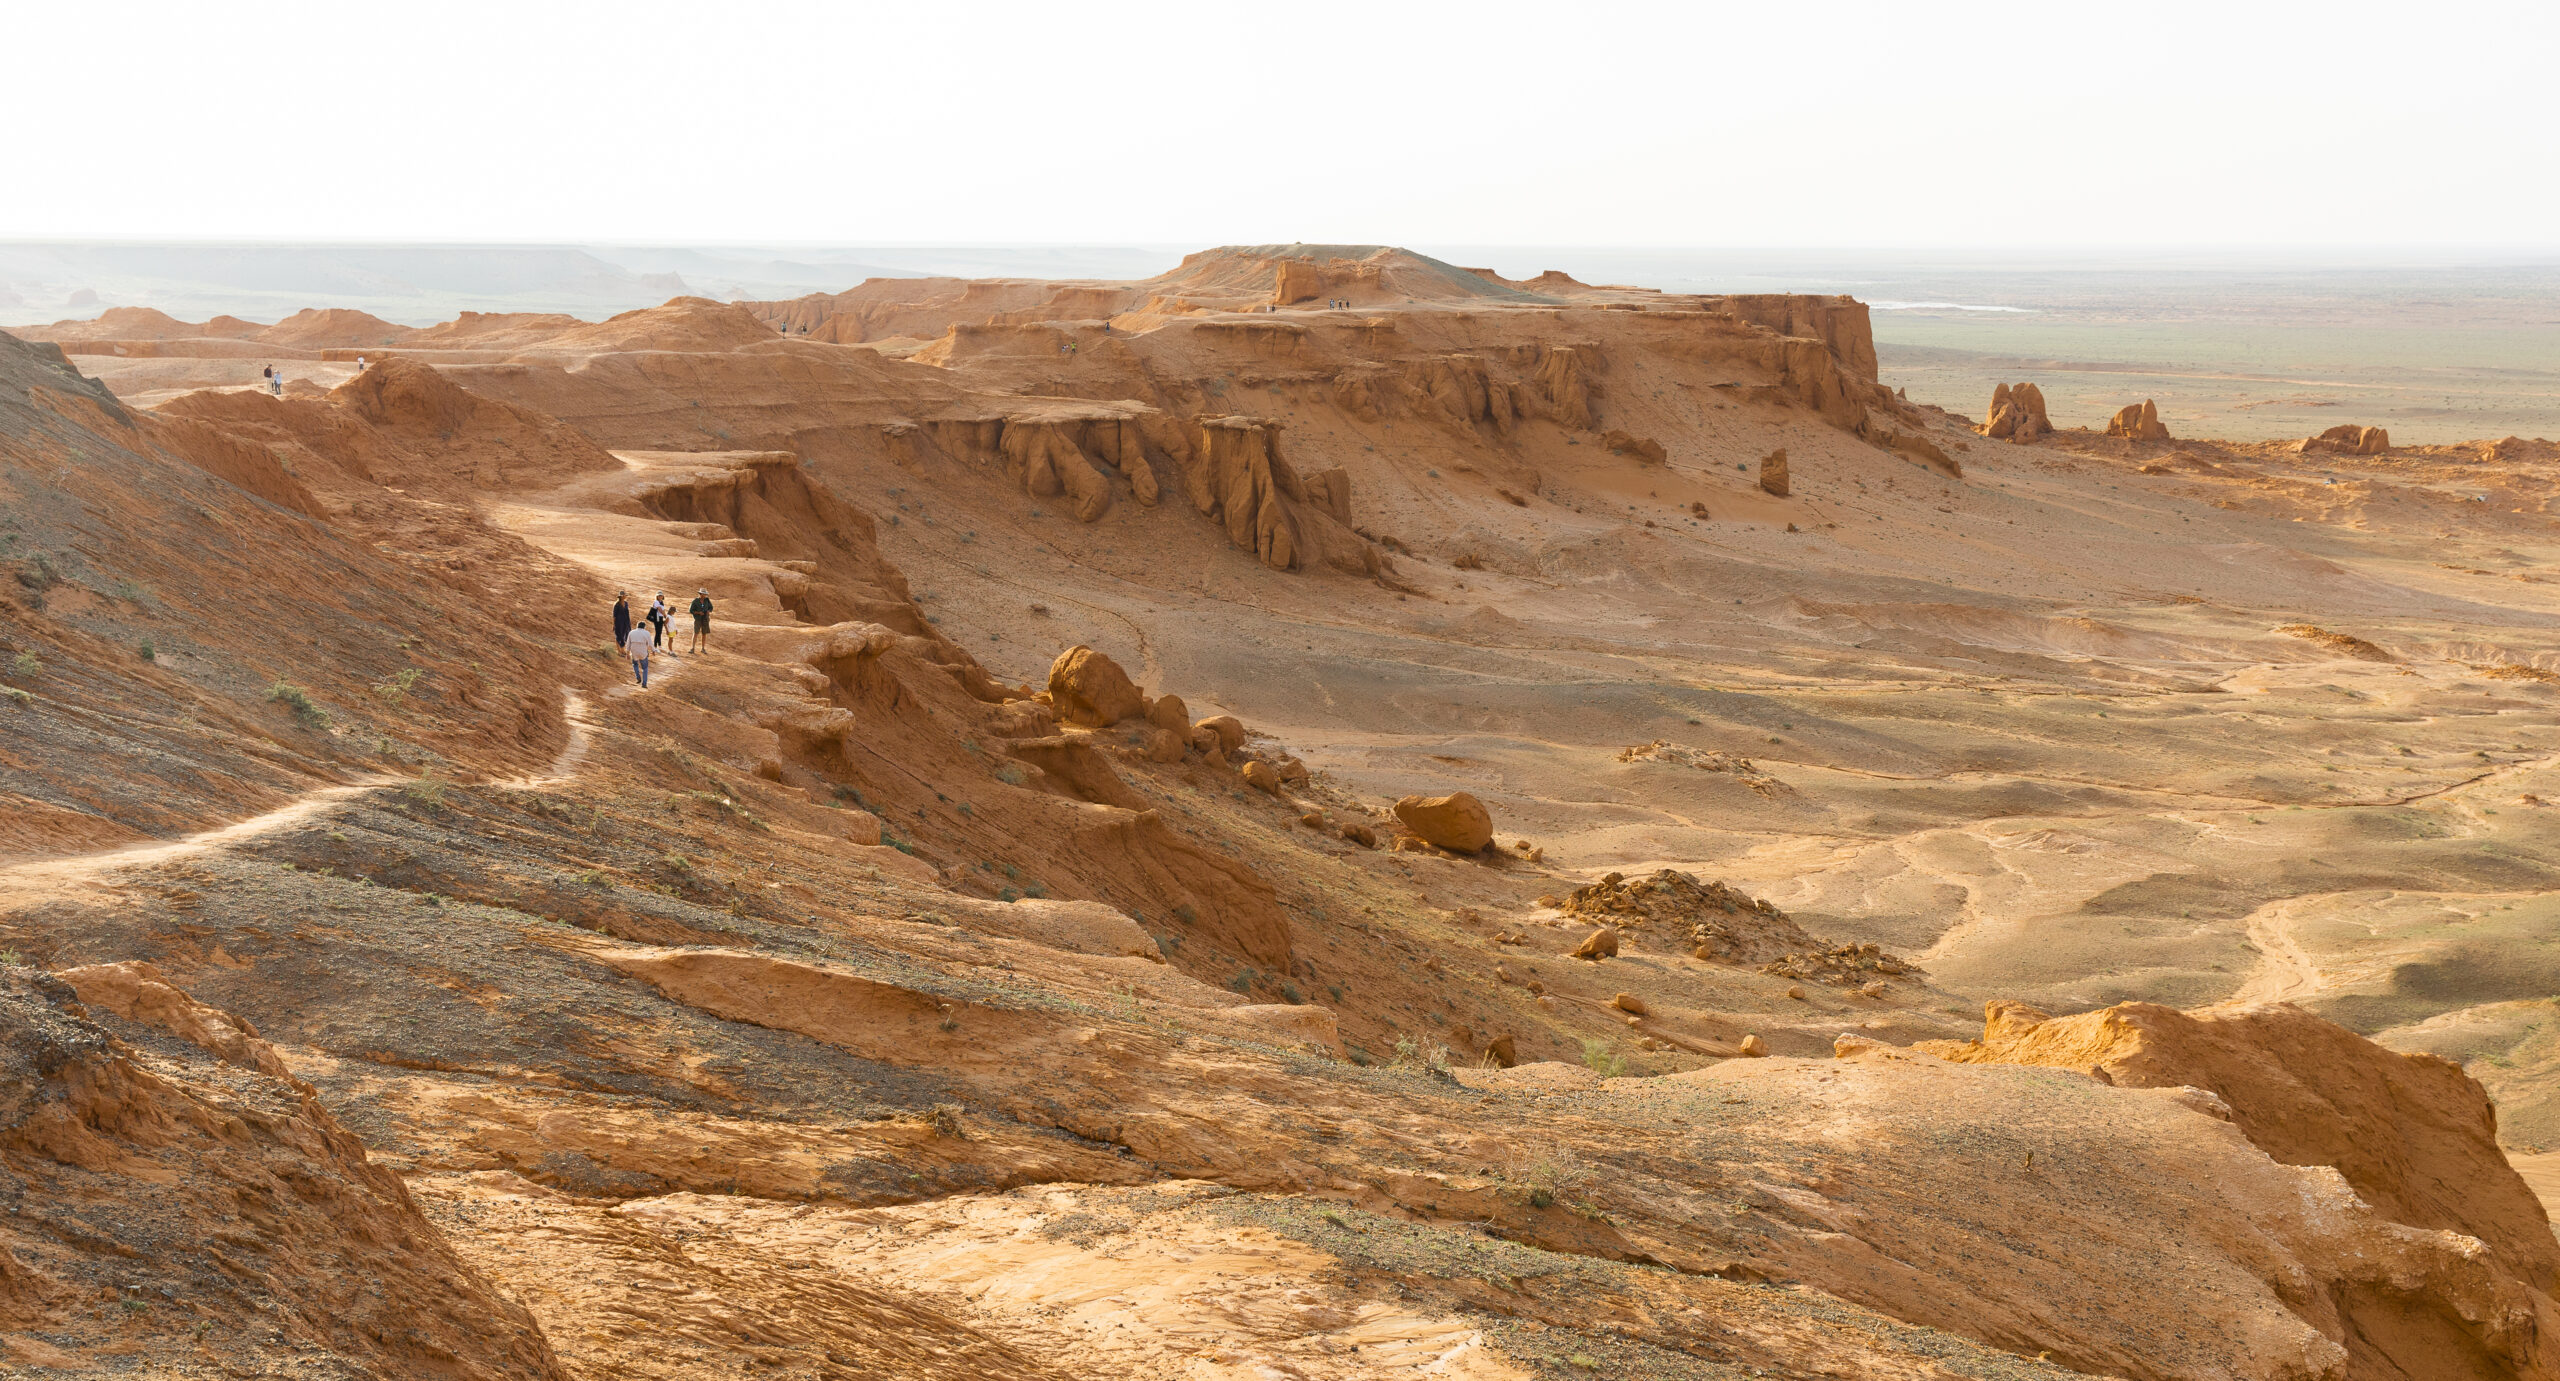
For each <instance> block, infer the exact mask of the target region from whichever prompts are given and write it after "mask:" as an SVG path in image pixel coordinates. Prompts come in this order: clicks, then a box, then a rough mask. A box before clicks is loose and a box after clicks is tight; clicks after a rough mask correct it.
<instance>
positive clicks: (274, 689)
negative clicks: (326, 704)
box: [267, 681, 329, 729]
mask: <svg viewBox="0 0 2560 1381" xmlns="http://www.w3.org/2000/svg"><path fill="white" fill-rule="evenodd" d="M267 699H268V700H269V701H271V702H274V703H276V704H280V705H282V706H284V707H285V708H286V709H288V710H291V711H293V720H294V722H295V723H296V724H299V725H301V726H302V727H303V728H306V729H325V728H327V727H329V712H328V710H326V709H324V708H322V707H321V705H320V703H319V702H318V701H316V700H313V699H312V698H311V693H310V692H308V691H306V690H304V689H303V688H302V687H300V686H297V685H295V684H293V683H292V682H290V681H278V682H276V683H275V684H274V685H272V686H269V687H267Z"/></svg>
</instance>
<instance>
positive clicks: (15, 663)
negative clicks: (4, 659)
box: [9, 652, 44, 681]
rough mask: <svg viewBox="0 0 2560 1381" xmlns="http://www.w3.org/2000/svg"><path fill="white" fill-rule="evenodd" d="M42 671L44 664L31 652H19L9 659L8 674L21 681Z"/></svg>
mask: <svg viewBox="0 0 2560 1381" xmlns="http://www.w3.org/2000/svg"><path fill="white" fill-rule="evenodd" d="M43 670H44V663H43V662H42V661H41V660H39V659H38V658H37V656H36V654H34V653H32V652H21V653H19V654H18V655H17V656H15V657H12V658H10V659H9V674H10V675H11V676H14V677H16V678H18V679H19V680H21V681H24V680H26V679H28V678H29V677H32V676H34V675H36V674H38V673H39V672H42V671H43Z"/></svg>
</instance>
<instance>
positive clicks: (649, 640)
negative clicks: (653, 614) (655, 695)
mask: <svg viewBox="0 0 2560 1381" xmlns="http://www.w3.org/2000/svg"><path fill="white" fill-rule="evenodd" d="M657 647H658V640H657V638H656V637H654V636H652V635H651V634H650V632H649V625H648V624H647V623H646V622H642V623H636V624H633V625H632V626H631V635H630V636H629V637H627V638H625V639H623V641H622V651H623V653H624V655H626V656H628V657H630V658H631V679H633V680H635V681H638V682H639V683H640V689H642V690H647V689H648V688H649V654H650V653H652V652H654V651H656V650H657Z"/></svg>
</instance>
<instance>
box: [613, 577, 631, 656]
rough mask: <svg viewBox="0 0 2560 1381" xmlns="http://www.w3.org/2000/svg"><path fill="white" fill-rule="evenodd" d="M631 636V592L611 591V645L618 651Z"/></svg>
mask: <svg viewBox="0 0 2560 1381" xmlns="http://www.w3.org/2000/svg"><path fill="white" fill-rule="evenodd" d="M630 638H631V592H630V591H629V590H616V591H614V592H613V645H614V648H615V649H616V650H617V651H618V650H620V649H621V647H622V645H623V644H624V643H625V642H628V641H630Z"/></svg>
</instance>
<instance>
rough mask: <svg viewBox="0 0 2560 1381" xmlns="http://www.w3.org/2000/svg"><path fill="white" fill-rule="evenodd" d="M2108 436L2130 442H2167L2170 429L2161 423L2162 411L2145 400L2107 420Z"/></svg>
mask: <svg viewBox="0 0 2560 1381" xmlns="http://www.w3.org/2000/svg"><path fill="white" fill-rule="evenodd" d="M2107 435H2109V436H2120V437H2124V438H2125V439H2127V440H2129V441H2166V440H2168V439H2169V429H2168V427H2166V426H2164V425H2162V423H2161V421H2160V410H2159V409H2158V408H2157V407H2154V406H2153V405H2152V402H2151V400H2150V399H2148V398H2145V399H2143V400H2142V401H2141V402H2139V403H2127V404H2125V405H2124V406H2123V407H2121V408H2118V409H2116V414H2115V416H2113V417H2110V418H2108V419H2107Z"/></svg>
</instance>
